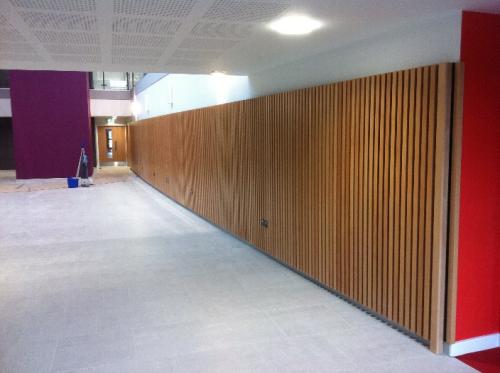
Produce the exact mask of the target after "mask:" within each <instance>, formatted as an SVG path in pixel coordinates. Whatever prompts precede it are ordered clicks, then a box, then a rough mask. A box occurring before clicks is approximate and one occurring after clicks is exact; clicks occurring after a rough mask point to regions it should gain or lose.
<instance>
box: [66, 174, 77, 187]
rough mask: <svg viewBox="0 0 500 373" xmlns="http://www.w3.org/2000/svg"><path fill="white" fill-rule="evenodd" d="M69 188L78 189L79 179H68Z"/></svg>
mask: <svg viewBox="0 0 500 373" xmlns="http://www.w3.org/2000/svg"><path fill="white" fill-rule="evenodd" d="M68 188H78V178H77V177H68Z"/></svg>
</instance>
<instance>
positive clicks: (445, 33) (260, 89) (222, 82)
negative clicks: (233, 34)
mask: <svg viewBox="0 0 500 373" xmlns="http://www.w3.org/2000/svg"><path fill="white" fill-rule="evenodd" d="M460 32H461V13H460V12H453V13H448V14H444V15H440V16H434V17H432V18H430V19H425V20H421V21H420V22H418V23H413V24H408V25H406V26H405V27H404V28H401V29H395V30H391V32H388V33H385V34H379V35H377V36H374V37H372V38H370V39H365V40H361V41H358V42H356V43H353V44H350V45H348V46H345V47H341V48H337V49H333V50H331V51H328V52H325V53H321V54H318V55H314V56H309V57H307V58H304V59H300V60H297V61H295V62H292V63H288V64H284V65H279V66H276V67H273V68H270V69H267V70H263V71H259V72H256V73H252V74H251V75H249V76H248V77H236V76H226V77H213V76H210V75H183V74H172V75H167V76H166V77H164V78H163V79H161V80H159V81H157V82H156V83H154V84H153V85H151V86H150V87H148V88H146V89H145V90H144V91H142V92H140V93H139V94H138V95H137V96H136V97H135V103H136V105H137V106H136V107H137V110H138V115H137V119H144V118H150V117H155V116H158V115H164V114H169V113H174V112H178V111H184V110H190V109H194V108H200V107H205V106H211V105H217V104H222V103H226V102H231V101H238V100H244V99H248V98H252V97H258V96H263V95H268V94H272V93H276V92H283V91H288V90H293V89H299V88H305V87H311V86H315V85H320V84H325V83H330V82H335V81H342V80H348V79H353V78H356V77H362V76H368V75H373V74H380V73H385V72H389V71H397V70H402V69H407V68H412V67H417V66H425V65H432V64H436V63H441V62H456V61H458V60H459V58H460Z"/></svg>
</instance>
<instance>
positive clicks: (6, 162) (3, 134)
mask: <svg viewBox="0 0 500 373" xmlns="http://www.w3.org/2000/svg"><path fill="white" fill-rule="evenodd" d="M13 138H14V137H13V133H12V119H11V118H0V170H14V169H15V168H16V166H15V163H14V140H13Z"/></svg>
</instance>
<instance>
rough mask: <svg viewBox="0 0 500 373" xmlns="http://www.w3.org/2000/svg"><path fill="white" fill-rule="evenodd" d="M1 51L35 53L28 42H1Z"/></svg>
mask: <svg viewBox="0 0 500 373" xmlns="http://www.w3.org/2000/svg"><path fill="white" fill-rule="evenodd" d="M0 51H2V52H3V53H23V54H24V53H35V50H34V49H33V47H32V46H31V45H29V44H28V43H0Z"/></svg>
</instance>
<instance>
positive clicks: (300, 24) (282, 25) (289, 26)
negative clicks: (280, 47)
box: [269, 14, 323, 35]
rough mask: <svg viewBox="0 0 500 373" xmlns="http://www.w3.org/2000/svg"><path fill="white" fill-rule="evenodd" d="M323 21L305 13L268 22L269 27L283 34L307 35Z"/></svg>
mask: <svg viewBox="0 0 500 373" xmlns="http://www.w3.org/2000/svg"><path fill="white" fill-rule="evenodd" d="M321 26H323V23H322V22H320V21H318V20H317V19H314V18H311V17H309V16H306V15H298V14H297V15H288V16H284V17H282V18H279V19H277V20H275V21H273V22H271V23H270V24H269V28H270V29H271V30H273V31H276V32H278V33H280V34H283V35H307V34H310V33H311V32H313V31H315V30H317V29H319V28H320V27H321Z"/></svg>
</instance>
